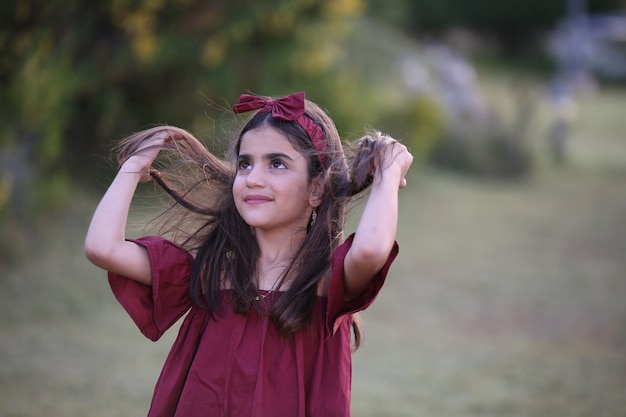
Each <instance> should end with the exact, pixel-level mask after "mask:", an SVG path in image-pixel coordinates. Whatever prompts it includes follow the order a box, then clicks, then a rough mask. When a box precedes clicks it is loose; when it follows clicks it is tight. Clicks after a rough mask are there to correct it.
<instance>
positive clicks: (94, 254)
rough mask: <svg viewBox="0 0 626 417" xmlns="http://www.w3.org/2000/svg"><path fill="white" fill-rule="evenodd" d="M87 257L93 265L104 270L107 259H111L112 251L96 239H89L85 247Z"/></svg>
mask: <svg viewBox="0 0 626 417" xmlns="http://www.w3.org/2000/svg"><path fill="white" fill-rule="evenodd" d="M83 251H84V253H85V257H86V258H87V260H88V261H89V262H91V263H92V264H94V265H96V266H98V267H101V268H104V267H105V265H106V263H107V259H109V258H110V252H111V251H110V250H107V249H106V248H105V247H104V246H103V245H102V244H101V243H99V242H97V241H95V240H94V239H89V238H87V239H86V240H85V244H84V247H83Z"/></svg>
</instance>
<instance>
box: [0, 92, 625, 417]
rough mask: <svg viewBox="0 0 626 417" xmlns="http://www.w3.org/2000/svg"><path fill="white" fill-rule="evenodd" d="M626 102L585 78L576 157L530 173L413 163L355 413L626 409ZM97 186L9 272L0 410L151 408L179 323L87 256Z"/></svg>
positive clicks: (433, 416) (99, 412)
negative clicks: (161, 315)
mask: <svg viewBox="0 0 626 417" xmlns="http://www.w3.org/2000/svg"><path fill="white" fill-rule="evenodd" d="M624 109H626V93H625V92H623V91H622V92H611V91H603V92H601V93H599V94H596V95H592V96H587V97H586V98H585V99H584V100H583V101H582V102H581V103H580V109H579V119H578V121H577V126H576V131H575V134H574V137H573V138H572V142H571V147H570V160H569V162H568V164H566V165H564V166H561V167H557V166H552V165H551V164H550V163H549V162H548V160H547V158H544V157H540V158H539V162H538V167H537V170H536V173H535V174H534V175H533V176H531V177H530V178H528V179H526V180H523V181H521V182H515V183H506V182H498V181H485V180H477V179H469V178H464V177H461V176H455V175H451V174H446V173H442V172H439V171H436V170H433V169H430V168H427V167H420V166H416V167H415V169H413V171H412V172H411V175H410V176H409V178H408V182H409V187H408V188H407V189H405V190H402V192H401V200H402V201H401V204H402V205H401V220H400V229H399V234H398V241H399V244H400V248H401V251H400V256H399V258H398V260H397V261H396V263H395V264H394V266H393V268H392V270H391V274H390V276H389V279H388V283H387V284H386V286H385V288H384V289H383V292H382V293H381V295H380V297H379V299H378V300H377V301H376V303H375V304H374V305H373V306H372V307H371V308H370V309H369V310H368V311H367V312H365V314H364V319H365V323H366V341H365V345H364V346H363V347H362V348H361V350H359V351H358V352H357V353H356V354H355V356H354V381H353V415H354V416H357V417H374V416H376V417H383V416H385V417H386V416H397V417H401V416H407V417H408V416H427V417H438V416H441V417H455V416H459V417H460V416H463V417H466V416H506V417H513V416H524V417H527V416H532V417H555V416H559V417H564V416H568V417H577V416H580V417H586V416H593V417H625V416H626V220H625V219H626V119H625V117H624ZM539 131H540V130H539ZM535 145H536V149H537V152H538V154H539V155H542V154H543V150H542V148H543V145H542V138H541V134H537V136H536V137H535ZM97 197H98V196H91V197H84V196H81V197H77V198H76V204H75V205H74V206H73V207H72V209H71V210H70V212H68V213H67V216H66V217H65V218H64V220H63V221H61V222H59V223H57V224H54V225H51V226H50V231H51V235H50V237H49V238H47V239H46V240H45V241H42V242H41V243H40V244H39V245H37V246H36V247H34V248H33V250H32V253H31V254H30V255H29V256H28V260H27V261H26V262H25V263H24V264H23V265H22V266H20V267H19V268H17V269H13V270H10V271H8V272H7V273H6V275H5V276H2V277H1V278H0V416H3V417H17V416H46V417H55V416H59V417H74V416H76V417H83V416H89V417H100V416H107V417H115V416H141V415H145V414H146V413H147V410H148V406H149V401H150V397H151V392H152V388H153V385H154V383H155V381H156V378H157V377H158V374H159V372H160V368H161V365H162V363H163V361H164V359H165V355H166V354H167V352H168V350H169V347H170V344H171V342H172V340H173V337H174V336H175V334H174V333H175V332H170V334H169V335H168V336H167V337H165V338H164V339H163V340H161V341H160V342H158V343H156V344H155V343H152V342H150V341H148V340H147V339H144V338H143V336H141V335H140V333H139V332H138V330H136V329H135V327H134V325H133V324H132V322H131V321H130V319H129V318H128V317H127V316H126V315H125V313H124V312H123V311H122V309H121V308H120V307H119V306H118V305H117V304H116V301H115V300H114V299H113V296H112V295H111V293H110V291H109V289H108V285H107V283H106V279H105V274H104V273H103V272H101V271H99V270H97V269H96V268H95V267H92V266H91V265H89V264H88V263H87V261H86V260H85V259H84V257H83V255H82V239H83V237H84V233H85V231H86V227H87V224H88V221H89V216H90V214H91V212H92V211H93V209H94V208H95V204H96V199H97ZM216 360H219V358H216Z"/></svg>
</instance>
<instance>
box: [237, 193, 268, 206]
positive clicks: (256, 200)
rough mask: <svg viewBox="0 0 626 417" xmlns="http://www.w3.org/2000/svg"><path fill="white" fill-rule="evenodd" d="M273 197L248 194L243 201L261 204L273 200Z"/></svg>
mask: <svg viewBox="0 0 626 417" xmlns="http://www.w3.org/2000/svg"><path fill="white" fill-rule="evenodd" d="M271 200H272V199H271V198H270V197H268V196H265V195H247V196H245V197H244V198H243V201H245V202H246V203H248V204H261V203H267V202H268V201H271Z"/></svg>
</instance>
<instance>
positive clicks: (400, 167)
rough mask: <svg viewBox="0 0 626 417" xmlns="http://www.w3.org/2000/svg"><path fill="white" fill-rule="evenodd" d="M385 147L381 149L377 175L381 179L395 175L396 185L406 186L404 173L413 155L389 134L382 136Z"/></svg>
mask: <svg viewBox="0 0 626 417" xmlns="http://www.w3.org/2000/svg"><path fill="white" fill-rule="evenodd" d="M381 140H382V141H385V145H386V146H385V147H384V148H383V150H382V151H381V155H380V166H379V167H378V169H377V171H378V175H380V178H381V179H385V178H388V177H390V176H391V177H392V178H394V177H397V180H398V187H399V188H404V187H406V174H407V172H408V171H409V168H410V167H411V164H412V163H413V155H411V153H410V152H409V151H408V149H407V147H406V146H404V145H403V144H402V143H400V142H398V141H397V140H395V139H393V138H392V137H390V136H382V137H381Z"/></svg>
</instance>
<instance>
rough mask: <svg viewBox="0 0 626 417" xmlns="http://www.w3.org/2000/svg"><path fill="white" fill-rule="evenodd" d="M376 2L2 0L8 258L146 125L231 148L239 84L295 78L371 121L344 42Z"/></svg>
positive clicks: (252, 88)
mask: <svg viewBox="0 0 626 417" xmlns="http://www.w3.org/2000/svg"><path fill="white" fill-rule="evenodd" d="M364 10H365V4H364V2H363V1H362V0H267V1H262V2H261V1H256V0H242V1H237V2H224V1H218V0H209V1H207V0H143V1H131V0H103V1H98V2H92V1H88V0H70V1H66V0H49V1H46V2H36V1H32V0H9V1H5V2H2V3H1V4H0V86H1V89H0V95H1V97H0V98H1V99H0V162H1V164H0V230H1V231H2V232H1V234H0V264H1V263H2V262H4V261H7V260H8V259H9V258H11V257H12V255H10V253H13V252H19V246H20V245H19V244H18V243H17V242H16V241H15V239H13V238H12V237H11V235H16V234H18V235H28V234H31V233H36V232H37V230H38V229H41V228H45V221H42V220H41V219H46V218H47V216H48V215H49V214H51V213H55V212H60V211H61V209H63V208H65V207H67V205H68V204H69V202H68V201H67V196H68V193H67V191H68V189H69V187H70V186H73V185H76V184H77V182H78V183H80V182H81V181H82V182H87V183H93V182H94V177H95V176H96V175H101V174H102V173H103V172H110V171H109V169H110V167H109V166H108V163H106V162H105V158H104V157H103V155H106V154H108V151H109V149H110V147H111V145H112V144H113V143H114V142H115V141H116V140H117V139H118V138H119V137H121V136H124V135H126V134H129V133H131V132H133V131H136V130H139V129H142V128H145V127H148V126H150V125H152V124H157V123H169V124H173V125H178V126H181V127H184V128H186V129H189V130H190V131H193V132H194V133H196V134H198V135H199V136H200V137H201V138H203V139H205V140H206V141H207V143H208V144H209V146H212V147H214V148H215V149H214V150H215V151H216V152H220V151H221V150H223V142H222V141H221V140H220V139H219V138H223V136H225V134H228V133H230V132H228V130H229V126H230V125H229V124H228V123H229V121H231V122H234V119H230V120H226V119H225V118H232V117H233V116H231V115H229V112H228V111H226V110H227V109H229V108H230V105H231V104H233V103H234V102H236V100H237V98H238V95H239V94H241V93H243V92H253V93H258V94H266V95H282V94H285V93H290V92H293V91H295V90H306V91H307V93H308V94H307V96H308V98H310V99H312V100H314V101H318V102H321V103H324V104H328V106H329V110H330V111H331V112H332V114H333V117H334V119H335V121H336V122H337V124H338V125H339V127H340V129H341V130H342V131H349V130H353V129H354V130H356V129H361V130H362V129H363V126H364V122H363V120H362V119H361V120H359V119H356V118H355V117H354V116H352V115H351V110H352V108H354V106H355V105H356V104H357V103H363V100H362V97H363V96H362V95H361V98H359V93H360V91H362V90H359V89H357V88H356V86H357V84H358V80H354V79H351V77H350V76H349V75H346V71H347V70H346V67H345V66H344V67H342V66H341V65H343V64H345V62H343V64H342V57H343V55H344V54H343V52H342V50H341V46H340V45H341V40H342V39H343V38H344V37H346V36H347V35H348V34H349V32H350V29H351V22H352V21H353V20H354V19H355V18H356V17H358V16H360V15H361V14H362V13H363V12H364ZM345 80H349V82H348V83H344V81H345ZM338 87H340V88H338ZM222 121H224V122H226V124H223V123H221V122H222ZM215 138H217V139H215ZM213 139H215V140H214V141H213ZM105 182H106V181H105ZM99 183H100V182H99ZM40 223H41V224H40ZM3 242H4V243H3ZM3 245H4V246H3Z"/></svg>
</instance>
